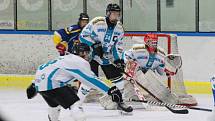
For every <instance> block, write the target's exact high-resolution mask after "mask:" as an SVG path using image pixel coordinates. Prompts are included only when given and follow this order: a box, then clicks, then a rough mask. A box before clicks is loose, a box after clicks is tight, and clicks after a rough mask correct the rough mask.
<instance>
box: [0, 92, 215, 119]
mask: <svg viewBox="0 0 215 121" xmlns="http://www.w3.org/2000/svg"><path fill="white" fill-rule="evenodd" d="M194 96H195V97H196V98H197V100H198V102H199V107H204V108H210V109H212V107H213V100H212V96H211V95H194ZM47 107H48V106H47V104H46V103H45V101H44V100H43V99H42V98H41V96H40V95H38V96H37V97H36V98H34V99H32V100H28V99H27V98H26V95H25V92H24V91H20V90H0V113H1V114H2V115H3V116H4V117H6V119H7V120H8V121H48V118H47ZM84 109H85V112H86V115H87V121H207V118H208V117H209V116H210V115H211V113H210V112H205V111H196V110H189V114H187V115H183V114H173V113H171V112H170V111H168V110H162V111H161V110H157V111H144V110H143V109H137V110H134V112H133V115H132V116H123V115H120V114H119V112H118V111H113V110H111V111H107V110H103V109H102V107H100V105H99V104H97V103H88V104H84ZM214 118H215V117H214ZM60 120H61V121H72V120H71V119H70V112H69V110H62V112H61V116H60Z"/></svg>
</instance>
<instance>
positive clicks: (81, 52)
mask: <svg viewBox="0 0 215 121" xmlns="http://www.w3.org/2000/svg"><path fill="white" fill-rule="evenodd" d="M72 54H75V55H78V56H80V57H82V58H84V59H85V60H87V61H90V60H91V55H92V54H91V50H90V47H89V46H88V45H87V44H85V43H78V44H75V45H74V46H73V49H72Z"/></svg>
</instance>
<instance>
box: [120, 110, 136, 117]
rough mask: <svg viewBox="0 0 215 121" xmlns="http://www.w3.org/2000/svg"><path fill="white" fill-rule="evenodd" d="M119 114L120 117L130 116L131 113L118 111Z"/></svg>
mask: <svg viewBox="0 0 215 121" xmlns="http://www.w3.org/2000/svg"><path fill="white" fill-rule="evenodd" d="M119 114H120V115H122V116H132V115H133V112H125V111H123V110H119Z"/></svg>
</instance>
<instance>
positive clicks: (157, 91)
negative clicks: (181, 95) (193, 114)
mask: <svg viewBox="0 0 215 121" xmlns="http://www.w3.org/2000/svg"><path fill="white" fill-rule="evenodd" d="M157 45H158V37H157V35H156V34H152V33H151V34H147V35H146V36H145V37H144V44H137V45H134V46H133V47H132V48H131V49H130V50H128V51H125V53H124V56H123V57H124V60H125V63H127V65H126V72H127V73H129V74H131V75H130V76H132V77H133V78H136V79H137V81H138V79H139V80H140V82H139V83H140V84H142V85H143V86H145V87H146V88H148V90H150V91H151V92H152V93H154V95H156V96H157V97H159V98H160V99H161V100H162V101H164V102H166V103H172V104H178V103H179V100H178V98H177V97H176V96H175V95H174V94H171V93H170V91H169V89H168V88H166V86H164V85H163V83H161V82H160V80H159V79H157V78H156V77H157V76H156V74H155V73H157V74H159V75H161V76H163V75H164V76H173V75H175V74H176V73H177V69H175V68H173V69H172V70H169V69H167V67H166V64H167V63H165V60H164V59H165V55H164V53H162V51H161V50H159V49H158V46H157ZM158 51H160V52H158ZM134 63H136V65H138V67H132V66H134V65H135V64H134ZM129 69H130V70H129ZM135 69H136V70H135ZM137 71H138V72H140V73H139V76H138V77H136V76H137V75H138V74H135V73H136V72H137ZM147 72H148V73H147ZM146 73H147V75H149V74H150V76H146V75H145V74H146ZM146 77H148V78H146ZM148 84H149V85H150V86H148ZM161 92H162V93H161ZM167 95H168V98H167V97H166V96H167Z"/></svg>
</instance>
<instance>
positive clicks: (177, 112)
mask: <svg viewBox="0 0 215 121" xmlns="http://www.w3.org/2000/svg"><path fill="white" fill-rule="evenodd" d="M123 73H124V74H125V75H126V76H128V77H130V81H133V82H131V83H134V82H135V83H136V84H137V85H138V86H140V87H141V88H143V89H144V90H145V91H146V92H147V93H149V94H150V95H151V96H152V97H154V98H155V99H156V100H157V101H158V102H160V103H164V102H163V101H162V100H160V99H159V98H157V97H156V96H155V95H154V94H153V93H151V92H150V91H149V90H148V89H146V88H145V87H144V86H143V85H141V84H140V83H139V82H137V81H135V80H134V79H132V77H131V76H130V75H129V74H127V73H126V72H123ZM165 107H166V108H167V109H168V110H169V111H171V112H172V113H176V114H188V113H189V111H188V110H187V109H179V110H176V109H172V108H170V107H169V106H167V105H165Z"/></svg>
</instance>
